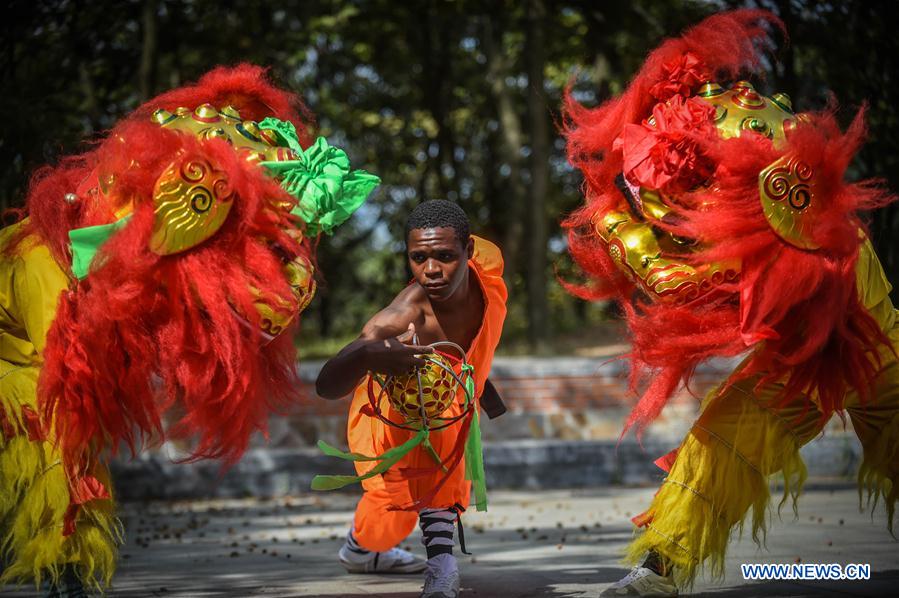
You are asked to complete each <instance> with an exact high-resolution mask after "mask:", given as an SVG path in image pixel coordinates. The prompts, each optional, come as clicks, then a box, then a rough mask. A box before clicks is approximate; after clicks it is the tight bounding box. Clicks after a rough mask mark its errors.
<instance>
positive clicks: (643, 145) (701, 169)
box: [613, 96, 718, 193]
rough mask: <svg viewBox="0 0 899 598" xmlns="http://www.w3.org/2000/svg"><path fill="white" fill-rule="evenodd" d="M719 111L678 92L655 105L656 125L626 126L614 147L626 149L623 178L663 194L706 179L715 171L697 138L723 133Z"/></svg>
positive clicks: (646, 122) (688, 187) (690, 186)
mask: <svg viewBox="0 0 899 598" xmlns="http://www.w3.org/2000/svg"><path fill="white" fill-rule="evenodd" d="M714 115H715V109H714V108H712V106H711V105H709V104H707V103H705V102H703V101H702V100H699V99H696V98H690V99H687V100H685V99H684V98H683V97H681V96H674V97H673V98H672V99H671V100H670V101H669V102H668V103H665V104H662V103H659V104H656V106H655V108H653V111H652V119H651V120H652V124H650V121H644V122H643V123H642V124H639V125H636V124H629V125H625V127H624V130H623V131H622V133H621V136H620V137H619V138H618V139H616V140H615V143H614V145H613V149H615V150H621V151H622V153H623V157H624V164H623V171H624V176H625V177H626V178H627V179H628V180H629V181H631V182H633V183H634V184H636V185H639V186H641V187H646V188H647V189H657V190H659V191H662V192H664V193H682V192H684V191H688V190H690V189H692V188H694V187H696V186H697V185H699V184H701V183H703V182H704V181H706V180H707V179H708V178H709V177H710V176H711V175H712V173H713V172H714V170H715V169H714V164H713V163H712V161H711V160H710V159H709V158H708V157H707V156H705V155H704V154H703V153H702V151H701V148H700V144H699V141H698V139H699V138H701V137H707V136H712V135H717V134H718V131H717V129H716V128H715V126H714V124H713V122H712V119H713V117H714Z"/></svg>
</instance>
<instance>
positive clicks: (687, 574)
mask: <svg viewBox="0 0 899 598" xmlns="http://www.w3.org/2000/svg"><path fill="white" fill-rule="evenodd" d="M736 394H738V395H739V394H741V393H736ZM722 399H723V400H724V401H725V402H729V404H726V403H724V404H721V403H719V404H718V405H716V406H710V408H709V409H707V410H706V412H704V413H703V416H702V417H701V418H700V420H699V421H698V422H697V423H696V425H695V426H694V428H693V430H691V432H690V434H689V435H688V436H687V438H686V439H685V440H684V443H683V444H682V445H681V447H680V450H679V452H678V458H677V459H676V461H675V463H674V465H673V466H672V468H671V472H670V473H669V475H668V478H667V479H666V480H665V482H664V483H663V484H662V487H661V488H660V489H659V492H658V494H657V495H656V496H655V498H654V499H653V501H652V505H651V506H650V509H649V512H650V513H652V515H653V519H652V521H651V522H650V524H649V525H648V526H647V528H646V530H645V531H644V532H643V533H642V534H640V535H639V536H638V537H636V539H635V540H634V541H633V542H632V543H631V545H630V546H629V548H628V551H627V556H626V560H627V561H628V562H630V563H633V564H636V563H639V562H640V560H641V559H642V558H643V557H644V556H645V554H646V552H648V551H649V550H654V551H656V552H657V553H659V554H660V555H662V556H664V557H666V558H667V559H668V560H669V561H670V562H671V564H673V565H674V572H673V573H674V577H675V582H676V583H677V585H678V587H680V588H684V589H687V588H690V587H691V586H692V584H693V581H694V580H695V578H696V575H697V574H698V573H699V571H700V570H701V569H702V570H705V571H706V572H707V573H708V574H709V576H710V577H711V578H712V579H714V580H720V579H722V578H723V576H724V571H725V556H726V552H727V545H728V543H729V541H730V539H731V534H732V533H733V531H734V530H737V533H739V534H741V535H742V533H743V529H744V524H745V521H744V519H745V516H746V513H747V511H750V510H751V513H752V515H751V530H752V538H753V540H754V541H755V542H756V543H757V544H759V545H763V544H764V541H765V534H766V532H767V526H768V519H769V517H770V516H771V514H770V512H769V503H770V497H771V493H770V489H769V476H770V474H772V473H775V472H778V471H780V472H782V482H783V486H784V490H783V498H782V499H781V501H780V505H779V507H778V513H779V511H780V508H781V507H783V505H784V504H786V502H787V501H788V500H792V506H793V510H794V514H795V512H796V501H797V499H798V497H799V494H800V492H801V489H802V484H803V482H804V481H805V479H806V475H807V473H806V468H805V464H804V463H803V461H802V458H801V457H800V455H799V448H800V447H801V446H802V444H804V442H806V441H807V438H802V437H799V436H797V435H795V434H794V433H791V432H790V430H789V429H788V427H787V426H786V425H785V422H784V421H783V420H782V419H780V418H779V417H778V416H777V415H775V414H773V413H772V412H770V411H767V410H765V409H763V408H762V407H760V406H758V405H757V404H755V403H754V402H752V401H750V400H747V399H746V398H745V397H742V398H741V397H738V396H734V393H732V392H728V393H727V396H725V397H719V401H720V400H722ZM717 402H718V401H716V403H717ZM718 424H722V425H718ZM809 433H811V430H809ZM812 435H813V434H812Z"/></svg>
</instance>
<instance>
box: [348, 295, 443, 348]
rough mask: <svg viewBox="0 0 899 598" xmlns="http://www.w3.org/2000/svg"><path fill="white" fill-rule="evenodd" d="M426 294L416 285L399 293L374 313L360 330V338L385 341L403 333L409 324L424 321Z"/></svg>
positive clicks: (417, 323)
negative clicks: (388, 303)
mask: <svg viewBox="0 0 899 598" xmlns="http://www.w3.org/2000/svg"><path fill="white" fill-rule="evenodd" d="M427 300H428V299H427V294H426V293H425V292H424V289H422V288H421V287H420V286H419V285H417V284H410V285H409V286H407V287H406V288H404V289H403V290H402V291H400V292H399V293H398V294H397V296H396V297H394V298H393V301H391V302H390V305H388V306H387V307H385V308H384V309H382V310H381V311H379V312H378V313H376V314H375V315H374V316H372V318H371V319H370V320H369V321H368V322H367V323H366V324H365V326H364V327H363V328H362V335H361V338H365V339H385V338H391V337H394V336H399V335H400V334H402V333H404V332H405V331H406V330H407V329H408V328H409V324H410V323H413V324H415V325H416V326H418V325H419V324H421V322H422V320H423V319H424V306H425V304H426V303H427Z"/></svg>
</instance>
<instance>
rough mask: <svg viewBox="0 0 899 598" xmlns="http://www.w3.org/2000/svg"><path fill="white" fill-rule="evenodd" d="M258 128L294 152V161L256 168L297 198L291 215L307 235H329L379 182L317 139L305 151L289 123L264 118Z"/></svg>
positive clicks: (336, 150) (264, 163)
mask: <svg viewBox="0 0 899 598" xmlns="http://www.w3.org/2000/svg"><path fill="white" fill-rule="evenodd" d="M259 128H260V129H268V130H270V131H272V132H274V134H275V136H276V137H277V138H278V140H279V141H280V142H281V143H282V144H283V145H286V146H287V147H290V148H291V149H292V150H294V151H295V152H296V153H297V155H298V158H297V159H296V160H286V161H283V162H276V161H266V162H260V165H261V166H263V167H264V168H266V169H267V170H268V171H269V173H270V174H271V175H272V176H274V177H276V178H278V179H280V181H281V186H282V187H283V188H284V190H285V191H287V192H288V193H290V194H291V195H293V196H294V197H295V198H296V199H297V207H296V208H294V209H293V210H292V211H291V213H292V214H294V215H296V216H298V217H300V218H301V219H302V220H303V221H304V222H305V223H306V224H307V232H308V233H309V235H310V236H315V235H318V234H319V233H322V232H324V233H327V234H329V235H330V234H331V233H333V231H334V229H335V228H337V227H338V226H340V225H341V224H343V223H344V222H346V221H347V219H349V217H350V216H352V215H353V212H355V211H356V210H357V209H358V208H359V206H361V205H362V204H363V203H364V202H365V200H366V198H367V197H368V195H369V194H370V193H371V192H372V190H373V189H374V188H375V187H377V186H378V184H379V183H380V182H381V179H380V178H378V177H377V176H375V175H373V174H371V173H368V172H366V171H364V170H350V160H349V158H348V157H347V155H346V152H345V151H343V150H342V149H340V148H338V147H333V146H331V145H328V142H327V140H325V138H324V137H319V138H318V139H316V140H315V142H314V143H313V144H312V145H310V146H309V147H308V148H306V149H305V150H304V149H303V148H302V147H301V146H300V142H299V139H298V137H297V132H296V129H295V128H294V126H293V124H292V123H290V122H286V121H282V120H278V119H276V118H271V117H269V118H266V119H264V120H263V121H262V122H261V123H259Z"/></svg>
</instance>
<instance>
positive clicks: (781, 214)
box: [759, 155, 820, 249]
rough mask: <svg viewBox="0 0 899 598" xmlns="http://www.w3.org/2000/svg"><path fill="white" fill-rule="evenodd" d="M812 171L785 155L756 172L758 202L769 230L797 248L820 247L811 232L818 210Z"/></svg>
mask: <svg viewBox="0 0 899 598" xmlns="http://www.w3.org/2000/svg"><path fill="white" fill-rule="evenodd" d="M814 174H815V173H814V170H813V169H812V168H811V166H809V165H808V164H807V163H805V162H803V161H802V160H799V159H798V158H797V157H796V156H793V155H786V156H783V157H781V158H780V159H778V160H776V161H775V162H773V163H771V164H770V165H769V166H768V167H767V168H765V169H764V170H762V172H760V173H759V199H760V201H761V203H762V211H763V212H764V214H765V218H766V219H767V220H768V223H769V224H770V225H771V228H773V229H774V231H775V232H776V233H777V234H778V236H780V237H781V238H782V239H783V240H784V241H786V242H787V243H790V244H791V245H794V246H796V247H799V248H800V249H817V248H818V247H820V245H818V244H817V243H816V242H815V241H814V239H813V235H812V233H813V231H814V226H815V223H816V219H817V215H818V212H819V211H820V207H819V206H818V205H817V204H816V202H815V194H814V191H813V185H814Z"/></svg>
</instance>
